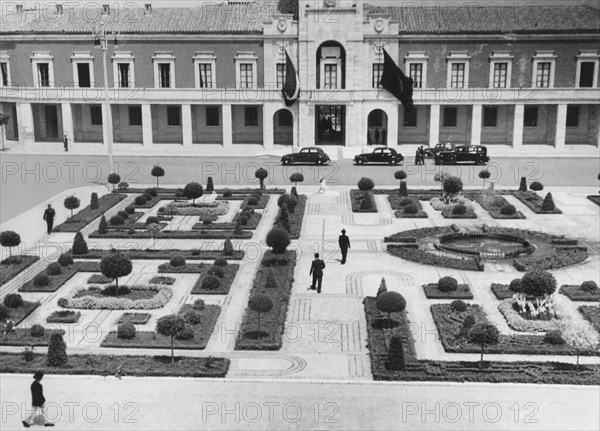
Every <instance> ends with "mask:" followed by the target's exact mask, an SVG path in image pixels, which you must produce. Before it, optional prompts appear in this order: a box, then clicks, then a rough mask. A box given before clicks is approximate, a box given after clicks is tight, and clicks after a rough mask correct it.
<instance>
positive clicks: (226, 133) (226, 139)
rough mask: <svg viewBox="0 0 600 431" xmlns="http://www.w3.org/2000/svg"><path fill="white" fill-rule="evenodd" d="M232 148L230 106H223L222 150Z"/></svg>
mask: <svg viewBox="0 0 600 431" xmlns="http://www.w3.org/2000/svg"><path fill="white" fill-rule="evenodd" d="M232 146H233V117H232V106H231V105H229V104H226V105H223V148H231V147H232Z"/></svg>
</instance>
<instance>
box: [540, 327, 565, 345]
mask: <svg viewBox="0 0 600 431" xmlns="http://www.w3.org/2000/svg"><path fill="white" fill-rule="evenodd" d="M544 342H546V343H548V344H553V345H555V346H557V345H560V344H565V339H564V338H563V336H562V332H561V331H559V330H558V329H555V330H552V331H548V332H546V334H545V335H544Z"/></svg>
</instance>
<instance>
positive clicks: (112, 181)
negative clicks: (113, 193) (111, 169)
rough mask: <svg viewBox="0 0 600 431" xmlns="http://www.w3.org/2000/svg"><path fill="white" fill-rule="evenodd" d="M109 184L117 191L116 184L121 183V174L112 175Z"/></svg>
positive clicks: (109, 176) (109, 177)
mask: <svg viewBox="0 0 600 431" xmlns="http://www.w3.org/2000/svg"><path fill="white" fill-rule="evenodd" d="M107 180H108V183H109V184H112V189H113V190H114V189H115V184H119V183H120V182H121V177H120V176H119V174H116V173H112V174H109V175H108V178H107Z"/></svg>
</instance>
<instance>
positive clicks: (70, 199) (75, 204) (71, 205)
mask: <svg viewBox="0 0 600 431" xmlns="http://www.w3.org/2000/svg"><path fill="white" fill-rule="evenodd" d="M80 204H81V202H80V201H79V199H78V198H76V197H75V196H67V197H66V198H65V201H64V202H63V205H64V206H65V208H66V209H68V210H69V211H71V218H73V210H75V209H77V208H79V205H80Z"/></svg>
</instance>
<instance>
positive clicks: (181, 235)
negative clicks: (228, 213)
mask: <svg viewBox="0 0 600 431" xmlns="http://www.w3.org/2000/svg"><path fill="white" fill-rule="evenodd" d="M89 237H90V238H116V239H126V238H136V239H138V238H144V239H150V238H152V234H151V233H150V232H147V231H136V232H135V233H132V234H130V233H129V232H126V231H108V233H105V234H100V233H98V232H94V233H92V234H90V236H89ZM154 238H155V239H226V238H231V239H250V238H252V232H247V231H244V232H242V233H241V234H236V233H233V232H231V231H227V230H224V231H217V230H211V231H208V230H207V231H206V232H202V231H182V230H176V231H161V232H159V233H158V234H157V235H156V236H155V237H154Z"/></svg>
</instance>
